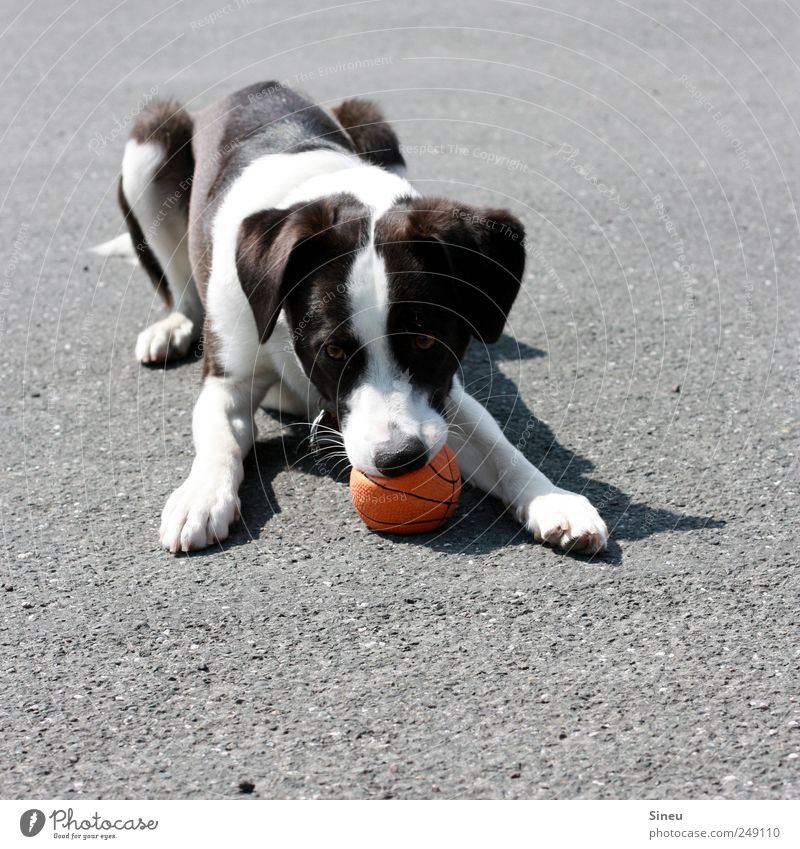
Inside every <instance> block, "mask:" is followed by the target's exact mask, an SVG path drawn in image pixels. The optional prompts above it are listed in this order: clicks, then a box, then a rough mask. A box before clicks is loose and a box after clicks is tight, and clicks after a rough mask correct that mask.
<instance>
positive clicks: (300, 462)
mask: <svg viewBox="0 0 800 849" xmlns="http://www.w3.org/2000/svg"><path fill="white" fill-rule="evenodd" d="M543 356H545V353H544V352H543V351H540V350H539V349H537V348H532V347H530V346H528V345H525V344H523V343H521V342H518V341H517V340H515V339H513V338H511V337H510V336H503V338H502V339H501V340H500V342H498V343H497V345H495V346H493V348H492V349H491V350H489V349H486V348H483V349H481V348H480V347H479V346H477V345H476V346H473V348H471V349H470V351H469V352H468V354H467V357H466V359H465V361H464V374H465V388H466V389H467V390H468V391H469V392H470V393H471V394H472V395H474V396H475V397H476V398H478V399H479V400H480V401H481V402H482V403H483V404H485V406H486V407H487V408H488V410H489V411H490V412H491V413H492V415H493V416H494V417H495V418H496V419H497V420H498V422H500V424H501V425H502V427H503V430H504V432H505V434H506V436H507V437H508V439H509V440H510V441H511V442H512V444H514V445H515V446H516V447H517V448H518V449H519V450H520V451H521V452H522V453H523V454H524V455H525V457H527V458H528V459H529V460H530V461H531V462H532V463H533V464H534V465H536V466H537V467H538V468H540V469H541V470H542V471H543V472H544V473H545V474H546V475H547V476H548V477H549V478H550V479H551V480H553V481H555V482H556V483H557V484H558V485H559V486H561V487H563V488H564V489H568V490H571V491H573V492H580V493H583V494H584V495H585V496H586V497H587V498H588V499H589V500H590V501H591V502H592V503H593V504H594V505H595V507H597V509H598V510H599V512H600V514H601V515H602V516H603V518H604V519H605V521H606V523H607V524H608V527H609V531H610V533H611V538H610V540H609V545H608V548H607V549H606V551H605V552H603V553H602V554H599V555H593V556H592V557H581V555H568V556H576V557H581V559H583V560H587V561H588V560H591V561H593V562H599V563H606V564H617V563H620V562H621V561H622V552H621V549H620V546H619V543H618V541H628V540H631V541H632V540H641V539H645V538H646V537H649V536H651V535H653V534H657V533H660V532H666V531H673V532H674V531H692V530H698V529H702V528H719V527H722V526H723V525H724V524H725V523H724V521H721V520H719V519H715V518H712V517H709V516H699V515H689V514H682V513H676V512H673V511H672V510H669V509H666V508H662V507H654V506H651V505H649V504H647V503H646V502H644V501H635V500H634V499H633V497H631V496H630V495H628V494H626V493H625V492H623V491H622V490H621V489H619V488H618V487H616V486H614V485H613V484H610V483H606V482H603V481H599V480H596V479H594V478H592V477H591V472H592V469H593V465H592V463H591V461H590V460H588V459H587V458H585V457H582V456H581V455H579V454H576V453H575V452H574V451H571V450H569V449H567V448H565V447H564V446H563V445H561V444H560V443H559V442H558V440H557V439H556V438H555V436H554V434H553V431H552V430H551V429H550V427H549V426H548V425H546V424H545V423H544V422H542V421H541V420H539V419H537V418H536V416H535V415H534V413H533V412H532V410H531V409H530V407H529V406H528V405H527V404H526V403H525V402H524V400H523V399H522V398H521V397H520V395H519V393H518V391H517V387H516V385H515V384H514V382H513V381H512V380H511V379H510V378H508V377H507V376H506V375H505V374H504V373H503V371H502V370H501V369H499V368H498V364H499V363H502V362H507V363H513V362H519V361H521V360H529V359H533V358H536V357H543ZM275 419H276V421H277V422H279V424H281V425H283V426H284V427H283V430H282V432H281V433H279V434H277V435H272V436H270V437H268V438H266V439H260V440H259V441H257V442H256V445H255V447H254V450H253V451H252V452H251V454H250V456H249V457H248V459H247V461H246V463H245V480H244V483H243V484H242V488H241V492H240V494H241V501H242V522H241V523H237V524H236V525H235V526H234V527H233V528H232V529H231V536H230V537H229V538H228V540H227V541H226V542H225V543H224V544H223V547H229V546H235V545H240V544H243V543H246V542H250V540H251V539H253V538H255V537H258V536H259V534H260V531H261V529H262V528H263V527H264V526H265V525H267V524H268V522H269V519H270V518H271V517H272V516H273V515H274V514H276V513H278V512H280V505H279V504H278V501H277V499H276V497H275V493H274V490H273V486H272V481H273V478H274V477H275V475H276V473H277V472H278V471H280V470H283V469H286V468H287V466H288V467H291V468H292V469H293V470H295V471H299V472H301V473H306V474H312V475H329V474H330V468H331V467H332V466H334V467H335V463H330V462H327V461H326V460H325V458H324V455H323V456H319V455H315V454H314V453H313V452H311V450H310V445H309V440H308V427H307V425H298V424H296V423H294V422H293V421H292V420H291V419H287V418H286V417H278V416H277V415H276V416H275ZM338 469H339V472H338V474H336V475H334V477H335V478H336V480H338V481H339V482H340V483H341V484H342V486H343V488H344V487H345V486H346V485H347V481H348V476H349V468H346V469H342V468H341V466H339V467H338ZM342 509H346V510H349V509H351V507H350V503H349V498H348V496H347V494H346V493H344V492H343V493H342ZM529 538H530V537H529V534H528V532H527V531H525V530H524V529H523V528H522V527H521V526H520V525H519V523H518V522H517V521H516V520H515V519H514V518H513V517H512V516H511V515H510V514H509V512H508V511H507V510H505V509H504V507H503V505H502V504H500V502H499V501H497V500H496V499H494V498H492V497H491V496H488V495H486V494H485V493H483V492H480V491H478V490H477V489H475V488H473V487H469V486H466V487H464V489H463V491H462V495H461V499H460V502H459V506H458V510H457V512H456V515H455V517H454V518H453V519H452V520H451V522H450V523H449V525H448V526H447V527H446V528H445V529H443V531H441V532H440V533H438V534H426V535H422V534H420V535H416V534H415V535H409V536H393V537H392V539H393V540H395V541H396V542H397V543H398V544H405V545H427V546H429V547H430V548H431V549H433V550H436V551H443V552H451V553H453V552H461V553H466V554H481V553H487V552H491V551H494V550H497V549H499V548H503V547H504V546H507V545H509V544H512V543H519V542H521V541H522V540H525V539H529Z"/></svg>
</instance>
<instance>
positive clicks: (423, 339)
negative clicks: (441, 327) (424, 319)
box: [414, 333, 436, 351]
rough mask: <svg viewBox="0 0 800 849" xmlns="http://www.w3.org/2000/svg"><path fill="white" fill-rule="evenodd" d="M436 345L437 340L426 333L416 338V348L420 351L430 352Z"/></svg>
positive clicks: (419, 334)
mask: <svg viewBox="0 0 800 849" xmlns="http://www.w3.org/2000/svg"><path fill="white" fill-rule="evenodd" d="M435 344H436V340H435V339H434V338H433V336H428V335H427V334H425V333H418V334H417V335H416V336H415V337H414V347H415V348H417V349H418V350H420V351H430V349H431V348H432V347H433V346H434V345H435Z"/></svg>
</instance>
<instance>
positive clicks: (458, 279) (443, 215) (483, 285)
mask: <svg viewBox="0 0 800 849" xmlns="http://www.w3.org/2000/svg"><path fill="white" fill-rule="evenodd" d="M407 214H408V227H407V229H406V233H407V235H406V238H408V239H410V240H412V241H415V242H422V243H423V244H424V243H425V242H429V243H430V242H432V243H434V244H436V245H438V248H439V250H440V251H441V252H443V256H444V261H445V268H446V269H447V271H448V273H449V274H450V276H451V277H452V278H453V286H454V290H455V293H456V303H457V305H458V311H459V312H460V313H461V315H462V316H463V317H464V319H465V321H466V322H467V324H468V325H469V327H470V331H471V332H472V335H473V336H475V337H477V338H478V339H480V340H481V341H483V342H496V341H497V340H498V339H499V338H500V335H501V334H502V332H503V328H504V327H505V323H506V319H507V318H508V313H509V311H510V310H511V306H512V304H513V303H514V300H515V298H516V297H517V293H518V292H519V288H520V285H521V283H522V275H523V272H524V269H525V230H524V228H523V226H522V224H521V223H520V222H519V221H518V220H517V219H516V218H515V217H514V216H513V215H512V214H511V213H510V212H508V211H506V210H504V209H493V208H489V207H485V208H480V207H473V206H466V205H463V204H456V203H454V202H453V201H451V200H443V199H437V198H415V199H414V200H412V201H410V202H409V203H408V213H407Z"/></svg>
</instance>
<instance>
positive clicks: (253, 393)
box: [118, 82, 608, 553]
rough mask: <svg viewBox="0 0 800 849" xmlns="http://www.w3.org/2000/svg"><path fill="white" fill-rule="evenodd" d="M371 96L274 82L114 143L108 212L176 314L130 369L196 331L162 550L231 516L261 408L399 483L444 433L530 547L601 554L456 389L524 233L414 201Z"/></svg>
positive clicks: (513, 274)
mask: <svg viewBox="0 0 800 849" xmlns="http://www.w3.org/2000/svg"><path fill="white" fill-rule="evenodd" d="M405 174H406V168H405V162H404V160H403V156H402V154H401V151H400V145H399V142H398V139H397V136H396V135H395V133H394V131H393V129H392V128H391V127H390V126H389V124H387V122H386V121H385V120H384V118H383V115H382V114H381V112H380V110H379V109H378V107H377V106H375V105H374V104H373V103H371V102H369V101H365V100H361V99H353V100H347V101H345V102H343V103H341V104H340V105H338V106H336V107H335V108H332V109H328V108H326V107H323V106H319V105H316V104H314V103H313V102H312V101H310V100H308V99H307V98H306V97H305V96H304V95H302V94H300V93H298V92H296V91H294V90H293V89H291V88H289V87H288V86H286V85H284V84H282V83H280V82H265V83H259V84H256V85H253V86H250V87H248V88H245V89H242V90H240V91H237V92H235V93H233V94H231V95H230V96H228V97H225V98H224V99H222V100H221V101H219V102H217V103H216V104H214V105H212V106H210V107H208V108H206V109H205V110H203V111H199V112H196V113H193V114H190V113H189V112H188V111H187V110H186V109H184V108H183V107H182V106H180V105H179V104H177V103H175V102H171V101H158V102H153V103H151V104H149V105H148V107H147V108H146V109H145V110H144V111H143V112H142V113H141V114H140V115H139V117H138V119H137V120H136V122H135V124H134V126H133V128H132V131H131V134H130V137H129V139H128V141H127V143H126V146H125V151H124V156H123V161H122V176H121V178H120V181H119V192H118V196H119V203H120V206H121V209H122V212H123V215H124V217H125V221H126V223H127V227H128V231H129V233H130V239H131V242H132V244H133V246H134V248H135V252H136V256H137V257H138V260H139V262H140V263H141V265H142V266H143V267H144V269H145V270H146V271H147V273H148V275H149V276H150V278H151V280H152V282H153V284H154V285H155V287H156V289H157V291H158V292H159V293H160V294H161V296H162V297H163V300H164V302H165V304H166V305H167V307H168V308H170V309H171V312H170V314H169V315H168V316H167V317H166V318H164V319H162V320H161V321H157V322H156V323H155V324H153V325H151V326H150V327H148V328H147V329H145V330H144V331H142V333H141V334H140V335H139V337H138V340H137V343H136V356H137V358H138V359H139V360H140V361H141V362H142V363H163V362H166V361H168V360H173V359H177V358H181V357H184V356H186V354H187V353H189V351H190V349H192V347H193V346H194V344H195V343H196V342H197V340H198V339H199V338H200V337H201V336H202V349H203V365H202V388H201V391H200V394H199V397H198V400H197V403H196V405H195V408H194V416H193V422H192V430H193V436H194V446H195V458H194V461H193V463H192V467H191V471H190V473H189V476H188V478H187V479H186V481H185V482H184V483H183V484H182V485H181V486H179V487H178V488H177V489H176V490H175V491H174V492H173V493H172V495H171V496H170V497H169V499H168V501H167V503H166V506H165V507H164V510H163V513H162V517H161V529H160V539H161V544H162V546H163V547H164V548H165V549H167V550H168V551H170V552H173V553H177V552H188V551H194V550H197V549H202V548H205V547H206V546H209V545H212V544H215V543H218V542H221V541H222V540H224V539H226V537H227V536H228V534H229V531H230V527H231V525H232V524H233V523H234V522H235V521H236V520H237V519H238V518H239V515H240V502H239V496H238V490H239V485H240V484H241V482H242V479H243V476H244V470H243V461H244V459H245V457H246V455H247V453H248V452H249V451H250V449H251V448H252V446H253V442H254V439H255V428H254V423H253V416H254V412H255V410H256V409H257V407H258V406H259V405H261V406H264V407H267V408H271V409H274V410H278V411H280V412H282V413H286V414H290V415H292V416H301V417H303V418H305V419H308V420H309V421H311V420H312V419H314V418H315V417H316V416H317V414H318V413H319V412H320V411H329V412H330V413H331V414H333V415H335V416H336V418H337V419H338V422H339V430H340V434H341V436H340V439H341V441H342V443H343V447H344V450H345V452H346V454H347V457H348V459H349V461H350V463H351V464H352V465H353V466H355V467H356V468H359V469H361V470H362V471H364V472H367V473H372V474H375V475H381V476H394V475H400V474H403V473H405V472H408V471H411V470H413V469H417V468H420V467H421V466H423V465H424V464H425V463H427V462H428V461H429V460H430V459H431V458H432V457H434V456H435V455H436V454H437V453H438V452H439V450H440V449H441V448H442V447H443V445H444V444H445V443H448V444H449V445H450V447H451V449H452V450H453V451H454V453H455V454H456V456H457V457H458V462H459V465H460V467H461V471H462V474H463V476H464V479H465V480H466V481H468V482H469V483H471V484H472V485H474V486H476V487H478V488H480V489H481V490H484V491H485V492H487V493H490V494H491V495H493V496H495V497H497V498H499V499H500V500H501V501H502V502H503V503H504V504H505V505H506V506H507V507H508V508H510V509H511V510H512V511H513V512H514V513H515V515H516V516H517V517H518V519H519V521H520V522H521V523H522V524H523V525H524V526H525V527H526V528H527V529H528V530H529V531H530V532H531V533H532V535H533V537H534V538H535V539H536V540H539V541H543V542H546V543H549V544H551V545H553V546H557V547H560V548H562V549H565V550H572V551H580V552H584V553H593V552H597V551H600V550H602V549H603V548H604V547H605V545H606V542H607V539H608V530H607V528H606V525H605V524H604V522H603V520H602V519H601V518H600V516H599V515H598V513H597V511H596V510H595V508H594V507H593V506H592V505H591V504H590V503H589V501H588V500H587V499H586V498H585V497H584V496H583V495H578V494H575V493H571V492H568V491H566V490H563V489H561V488H559V487H557V486H555V485H554V484H553V483H552V482H551V481H550V480H548V478H547V477H546V476H545V475H544V474H542V472H540V471H539V470H538V469H537V468H535V467H534V466H533V465H532V464H531V463H530V462H529V461H528V460H527V459H525V457H524V456H523V455H522V454H521V453H520V452H519V451H518V450H517V449H516V448H515V447H514V446H513V445H511V443H510V442H509V441H508V440H507V439H506V438H505V436H504V435H503V433H502V431H501V429H500V427H499V426H498V424H497V423H496V422H495V420H494V419H493V418H492V416H491V415H490V414H489V413H488V412H487V411H486V409H484V407H483V406H482V405H481V404H480V403H479V402H478V401H476V400H475V399H474V398H472V397H471V396H470V395H469V394H468V393H467V392H466V391H465V390H464V387H463V383H462V380H461V378H460V375H459V370H460V363H461V360H462V357H463V356H464V353H465V351H466V348H467V345H468V344H469V343H470V340H471V339H476V340H478V341H479V342H480V343H483V344H491V343H492V342H496V341H497V340H498V338H499V337H500V335H501V334H502V331H503V328H504V327H505V323H506V319H507V317H508V313H509V310H510V309H511V306H512V304H513V303H514V300H515V298H516V296H517V293H518V291H519V289H520V285H521V282H522V276H523V270H524V265H525V246H524V237H525V234H524V229H523V226H522V224H521V223H520V222H519V221H518V220H517V218H515V217H514V216H513V215H512V214H511V213H509V212H508V211H506V210H503V209H493V208H478V207H474V206H469V205H465V204H460V203H456V202H455V201H452V200H447V199H443V198H439V197H435V198H426V197H422V196H420V194H419V193H418V192H417V191H416V190H415V189H414V188H413V187H412V185H411V184H410V183H409V182H408V180H407V179H406V176H405Z"/></svg>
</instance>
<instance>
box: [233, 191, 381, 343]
mask: <svg viewBox="0 0 800 849" xmlns="http://www.w3.org/2000/svg"><path fill="white" fill-rule="evenodd" d="M353 200H354V199H351V198H349V197H345V196H342V197H331V198H325V199H323V200H319V201H315V202H314V203H310V204H296V205H295V206H293V207H290V208H289V209H264V210H261V211H260V212H255V213H253V214H252V215H250V216H248V217H247V218H245V219H244V221H242V223H241V225H240V226H239V237H238V241H237V244H236V273H237V274H238V275H239V284H240V285H241V287H242V290H243V291H244V293H245V295H246V296H247V300H248V301H249V302H250V308H251V309H252V310H253V315H254V317H255V320H256V327H257V329H258V337H259V340H260V341H261V342H262V343H263V342H265V341H266V340H267V339H269V337H270V336H271V335H272V331H273V330H274V328H275V322H276V321H277V320H278V316H279V315H280V311H281V309H282V308H283V303H284V301H285V300H286V298H287V296H288V295H289V293H290V292H291V291H292V287H294V286H296V285H299V284H300V283H301V282H302V280H303V279H304V278H303V271H306V272H307V271H309V270H313V269H314V268H319V267H320V266H322V265H324V264H325V263H326V262H327V261H328V260H329V259H330V258H331V257H334V256H343V255H345V254H347V253H348V252H349V251H352V250H354V249H355V247H357V245H358V244H359V241H360V234H361V230H362V222H363V216H364V214H365V209H364V208H362V207H359V206H358V205H357V204H354V203H353V202H352V201H353ZM304 259H308V260H309V261H311V260H312V259H313V262H303V260H304Z"/></svg>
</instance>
